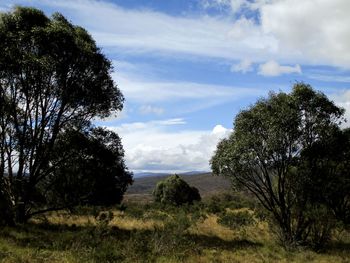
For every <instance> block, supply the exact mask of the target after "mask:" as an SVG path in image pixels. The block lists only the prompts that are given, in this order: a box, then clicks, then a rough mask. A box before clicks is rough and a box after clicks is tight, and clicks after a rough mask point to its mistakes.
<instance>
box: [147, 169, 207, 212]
mask: <svg viewBox="0 0 350 263" xmlns="http://www.w3.org/2000/svg"><path fill="white" fill-rule="evenodd" d="M153 196H154V199H155V201H156V202H159V203H162V204H170V205H176V206H179V205H183V204H186V203H187V204H192V203H193V202H194V201H200V200H201V197H200V194H199V191H198V189H197V188H195V187H191V186H189V185H188V184H187V183H186V182H185V181H184V180H183V179H181V178H180V177H179V176H178V175H177V174H175V175H172V176H170V177H168V178H167V179H165V180H163V181H160V182H159V183H158V184H157V186H156V188H155V190H154V191H153Z"/></svg>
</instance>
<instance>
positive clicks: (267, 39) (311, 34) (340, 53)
mask: <svg viewBox="0 0 350 263" xmlns="http://www.w3.org/2000/svg"><path fill="white" fill-rule="evenodd" d="M205 2H207V5H209V6H210V5H211V4H213V3H214V4H217V5H221V6H226V7H227V8H231V9H232V10H241V11H242V10H243V11H242V12H243V14H242V13H239V18H238V19H237V18H236V17H237V15H232V14H231V15H229V16H228V17H226V18H225V17H223V16H218V17H213V16H209V15H202V16H199V15H195V16H191V15H190V14H189V15H187V16H171V15H168V14H165V13H161V12H156V11H152V10H148V9H125V8H121V7H120V6H118V5H116V4H113V3H110V2H104V1H92V0H77V1H69V0H60V1H58V0H50V1H49V0H31V1H30V0H17V1H16V3H17V4H23V5H32V6H33V5H36V6H39V7H41V8H43V7H46V8H47V7H49V8H50V9H51V10H52V9H53V10H58V11H60V12H62V13H63V14H64V15H66V16H67V17H68V18H69V19H70V20H72V21H73V22H74V23H76V24H79V25H81V26H83V27H85V28H87V29H88V31H89V32H91V33H92V34H93V36H94V38H95V39H96V40H97V43H98V44H99V45H102V46H103V47H104V48H108V50H109V51H110V52H111V50H113V49H115V51H116V52H118V53H119V52H121V51H122V52H125V53H126V52H132V53H133V54H135V53H137V52H145V53H147V54H154V55H167V56H169V55H175V54H176V56H177V57H179V55H182V57H183V58H191V57H192V56H201V57H206V58H219V59H225V60H235V61H237V60H242V59H244V58H246V57H250V58H254V62H255V63H262V62H263V61H267V60H268V59H270V58H273V59H275V60H277V61H280V62H281V63H283V64H318V65H320V64H322V65H332V66H337V67H344V68H348V69H349V68H350V27H349V26H348V25H349V24H350V16H349V15H348V14H349V13H350V1H348V0H332V1H329V0H309V1H296V0H255V1H248V0H211V1H210V0H206V1H205ZM11 3H12V1H10V0H4V2H3V3H2V5H1V7H2V8H6V7H7V6H8V5H9V4H11ZM245 9H250V10H255V12H257V14H256V17H258V19H253V18H252V19H248V18H246V17H244V10H245ZM316 10H317V11H316ZM92 18H93V19H92Z"/></svg>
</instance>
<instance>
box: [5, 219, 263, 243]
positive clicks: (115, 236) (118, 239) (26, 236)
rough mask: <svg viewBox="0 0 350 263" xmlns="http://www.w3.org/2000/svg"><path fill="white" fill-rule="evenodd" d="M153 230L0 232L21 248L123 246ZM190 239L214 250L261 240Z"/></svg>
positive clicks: (40, 227) (30, 228) (50, 227)
mask: <svg viewBox="0 0 350 263" xmlns="http://www.w3.org/2000/svg"><path fill="white" fill-rule="evenodd" d="M153 234H154V232H153V231H152V230H125V229H120V228H118V227H115V226H113V227H107V226H101V225H100V226H94V225H85V226H75V225H64V224H63V225H56V224H48V223H28V224H25V225H19V226H17V227H16V228H6V229H3V230H2V231H0V235H1V236H2V237H4V238H6V239H8V240H9V241H11V242H13V243H15V244H16V245H18V246H21V247H31V248H35V249H49V250H67V249H71V248H72V247H77V245H78V246H79V247H80V248H84V247H99V246H101V245H103V243H105V242H108V243H114V244H117V243H118V244H119V245H122V244H121V243H123V242H128V241H129V240H130V239H133V237H135V236H137V240H134V241H135V242H141V241H142V242H144V241H147V240H152V238H153V237H154V235H153ZM184 237H185V239H186V240H189V241H192V243H194V245H195V246H196V247H200V248H217V249H226V250H230V249H245V248H249V247H253V248H254V247H260V246H262V244H261V243H257V242H252V241H249V240H244V239H243V240H229V241H227V240H223V239H221V238H219V237H215V236H205V235H190V234H187V235H185V236H184Z"/></svg>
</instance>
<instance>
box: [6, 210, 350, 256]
mask: <svg viewBox="0 0 350 263" xmlns="http://www.w3.org/2000/svg"><path fill="white" fill-rule="evenodd" d="M122 210H123V209H122ZM242 210H244V211H248V212H249V213H251V214H252V215H253V216H252V217H253V218H254V224H252V225H249V226H242V227H238V228H235V229H230V228H227V227H225V226H223V225H221V224H219V223H218V215H216V214H212V213H208V212H206V211H207V210H205V209H204V210H203V209H202V208H201V209H199V210H198V209H197V210H193V209H191V208H184V209H178V208H171V209H165V210H164V209H160V208H158V207H156V206H152V205H147V204H144V205H140V204H129V205H128V207H127V208H126V210H125V211H121V210H120V209H119V210H117V209H111V210H109V211H105V212H102V213H101V212H98V211H93V210H91V209H86V210H83V209H82V210H80V211H79V213H76V214H70V213H67V212H60V213H58V212H57V213H51V214H48V215H46V216H45V217H38V218H34V219H33V220H31V222H30V223H28V224H26V225H23V226H18V227H16V228H10V227H7V228H3V229H2V230H1V231H0V261H1V262H350V236H349V233H348V232H345V231H343V232H342V233H337V234H336V235H335V236H334V238H333V240H332V242H331V244H330V245H329V247H327V248H326V249H325V250H323V251H321V252H314V251H312V250H311V249H308V248H298V249H294V250H285V249H283V248H282V247H281V246H279V245H278V244H277V243H276V242H275V241H274V240H275V238H274V236H273V235H272V234H271V231H270V230H269V228H268V225H267V223H266V222H265V221H263V220H261V219H258V218H257V217H256V216H255V214H254V212H253V211H252V210H249V209H247V208H239V209H234V210H232V212H235V211H242Z"/></svg>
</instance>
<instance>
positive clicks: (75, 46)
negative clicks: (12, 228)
mask: <svg viewBox="0 0 350 263" xmlns="http://www.w3.org/2000/svg"><path fill="white" fill-rule="evenodd" d="M0 39H1V41H0V50H1V55H0V185H1V188H0V189H1V193H0V197H1V203H2V204H1V205H0V207H6V208H7V210H6V214H9V215H11V214H13V216H12V221H13V220H14V219H15V218H16V220H17V221H21V222H23V221H26V220H27V219H28V218H29V217H30V216H31V214H33V213H36V211H35V209H36V207H37V206H36V204H35V201H34V200H35V196H36V195H37V194H38V191H39V188H38V186H39V185H40V184H41V182H43V181H44V180H46V179H47V178H49V177H50V175H52V173H53V172H54V171H55V170H56V168H57V167H56V166H58V165H59V163H57V162H56V163H55V162H53V161H52V160H53V158H54V149H55V148H57V147H56V146H57V141H58V138H60V137H61V136H62V134H64V133H66V132H68V131H70V130H72V131H85V130H88V129H89V127H90V126H91V120H92V119H93V118H97V117H98V118H104V117H107V116H110V115H111V114H114V113H115V112H117V111H120V110H121V109H122V107H123V101H124V98H123V95H122V93H121V92H120V90H119V89H118V88H117V86H116V85H115V84H114V82H113V80H112V78H111V72H112V66H111V62H110V61H109V60H108V59H107V58H106V57H105V56H104V54H102V52H101V50H100V49H99V48H98V47H97V46H96V43H95V41H94V40H93V39H92V37H91V36H90V35H89V33H88V32H87V31H86V30H85V29H83V28H81V27H79V26H75V25H73V24H71V23H70V22H69V21H68V20H67V19H66V18H65V17H63V16H62V15H61V14H58V13H55V14H53V15H52V17H51V18H49V17H47V16H46V15H45V14H44V13H43V12H42V11H40V10H37V9H34V8H25V7H16V8H14V9H13V10H12V11H11V12H7V13H2V14H1V16H0ZM60 154H61V155H62V156H64V155H65V154H66V151H63V152H61V153H60ZM5 221H9V222H10V221H11V216H8V218H7V219H6V220H5Z"/></svg>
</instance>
